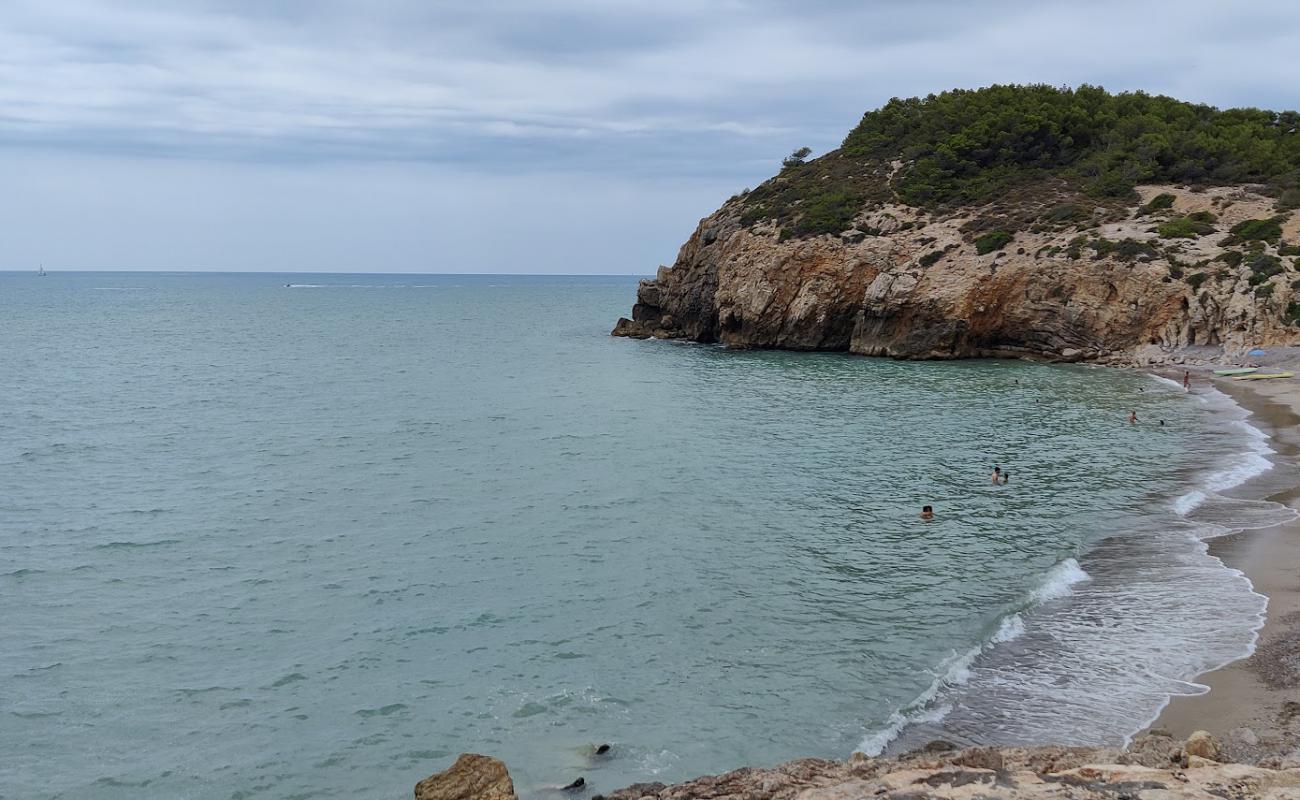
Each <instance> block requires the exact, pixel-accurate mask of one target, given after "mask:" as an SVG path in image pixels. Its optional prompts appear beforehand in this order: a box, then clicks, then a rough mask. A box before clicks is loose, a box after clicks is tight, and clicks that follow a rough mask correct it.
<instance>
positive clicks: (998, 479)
mask: <svg viewBox="0 0 1300 800" xmlns="http://www.w3.org/2000/svg"><path fill="white" fill-rule="evenodd" d="M989 478H990V479H991V480H992V481H993V482H994V483H1002V467H998V466H994V467H993V474H992V475H990V476H989Z"/></svg>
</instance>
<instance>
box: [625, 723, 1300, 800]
mask: <svg viewBox="0 0 1300 800" xmlns="http://www.w3.org/2000/svg"><path fill="white" fill-rule="evenodd" d="M1194 738H1195V737H1194ZM1208 743H1210V744H1212V743H1213V740H1210V741H1209V742H1208ZM1205 744H1207V742H1206V741H1204V740H1198V741H1197V742H1196V743H1191V742H1189V743H1187V745H1185V744H1184V743H1182V742H1178V741H1177V740H1174V739H1173V738H1171V737H1170V736H1168V734H1164V733H1160V732H1154V733H1151V734H1147V735H1144V736H1142V737H1139V738H1138V740H1136V741H1135V742H1134V743H1133V745H1132V746H1131V747H1130V748H1129V749H1128V750H1127V751H1119V750H1115V749H1110V748H1087V747H1034V748H972V749H967V750H956V749H944V748H943V747H942V746H939V747H932V748H926V749H925V750H922V751H918V752H915V753H911V754H908V755H905V756H900V757H898V758H888V759H873V758H869V757H867V756H864V755H861V754H855V755H854V756H853V757H852V758H850V759H849V760H848V761H847V762H837V761H824V760H821V759H803V760H800V761H791V762H789V763H787V764H782V765H780V766H778V767H775V768H772V769H750V768H747V769H740V770H736V771H735V772H729V773H726V774H725V775H717V776H710V777H705V778H697V779H696V780H693V781H687V782H685V783H679V784H676V785H673V786H664V785H662V784H638V785H637V786H632V787H628V788H627V789H623V790H620V791H617V792H613V793H611V794H608V795H605V797H604V800H697V798H711V799H713V798H736V800H862V798H872V799H875V798H881V799H882V800H904V798H906V800H923V798H952V800H958V799H959V798H960V799H966V798H969V799H970V800H975V798H989V799H990V800H992V799H993V798H1024V799H1026V800H1029V799H1030V798H1041V799H1042V800H1051V799H1054V798H1062V799H1064V798H1072V799H1074V800H1081V799H1083V798H1106V799H1107V800H1117V798H1135V800H1178V799H1179V798H1188V799H1189V800H1190V799H1191V798H1196V799H1197V800H1224V799H1225V798H1262V799H1265V800H1296V799H1297V798H1300V769H1284V768H1278V767H1277V766H1276V765H1274V766H1273V767H1265V766H1248V765H1244V764H1218V763H1215V762H1213V761H1210V760H1208V759H1206V758H1203V757H1201V756H1198V755H1194V754H1193V755H1189V753H1188V752H1187V747H1188V745H1190V746H1191V747H1192V748H1193V749H1194V748H1197V747H1200V746H1203V745H1205Z"/></svg>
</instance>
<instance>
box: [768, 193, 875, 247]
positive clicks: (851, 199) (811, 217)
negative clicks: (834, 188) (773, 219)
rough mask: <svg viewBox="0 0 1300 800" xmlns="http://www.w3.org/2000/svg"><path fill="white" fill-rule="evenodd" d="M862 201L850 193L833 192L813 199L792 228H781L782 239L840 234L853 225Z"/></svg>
mask: <svg viewBox="0 0 1300 800" xmlns="http://www.w3.org/2000/svg"><path fill="white" fill-rule="evenodd" d="M860 206H861V201H860V199H859V198H858V197H856V196H854V195H852V194H849V193H848V192H831V193H829V194H824V195H821V196H819V197H815V198H813V199H812V200H811V201H809V202H808V203H807V205H805V206H804V209H803V213H802V214H800V215H799V218H798V219H797V220H795V223H794V224H793V225H792V226H790V227H784V226H783V227H782V228H781V239H783V240H784V239H790V238H794V237H799V236H819V235H821V234H824V233H839V232H841V231H844V230H847V229H848V228H850V227H852V225H853V218H854V217H855V216H857V214H858V208H859V207H860Z"/></svg>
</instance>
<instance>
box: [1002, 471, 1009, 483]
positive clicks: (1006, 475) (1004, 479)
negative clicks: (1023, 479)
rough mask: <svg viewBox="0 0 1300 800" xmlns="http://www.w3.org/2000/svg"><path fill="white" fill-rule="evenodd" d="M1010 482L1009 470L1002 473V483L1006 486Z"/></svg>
mask: <svg viewBox="0 0 1300 800" xmlns="http://www.w3.org/2000/svg"><path fill="white" fill-rule="evenodd" d="M1010 482H1011V473H1010V472H1004V473H1002V485H1003V486H1006V485H1007V484H1008V483H1010Z"/></svg>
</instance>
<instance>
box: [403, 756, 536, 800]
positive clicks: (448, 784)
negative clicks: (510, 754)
mask: <svg viewBox="0 0 1300 800" xmlns="http://www.w3.org/2000/svg"><path fill="white" fill-rule="evenodd" d="M415 800H516V798H515V785H514V782H512V781H511V780H510V773H509V772H508V771H507V770H506V765H505V764H503V763H501V762H500V761H498V760H497V759H495V758H491V757H489V756H481V755H478V754H476V753H464V754H462V755H461V757H460V758H458V759H456V763H455V764H452V765H451V766H450V767H448V768H447V769H446V770H443V771H442V772H439V773H438V774H436V775H430V776H429V777H427V778H425V779H424V780H422V781H420V782H419V783H417V784H415Z"/></svg>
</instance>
